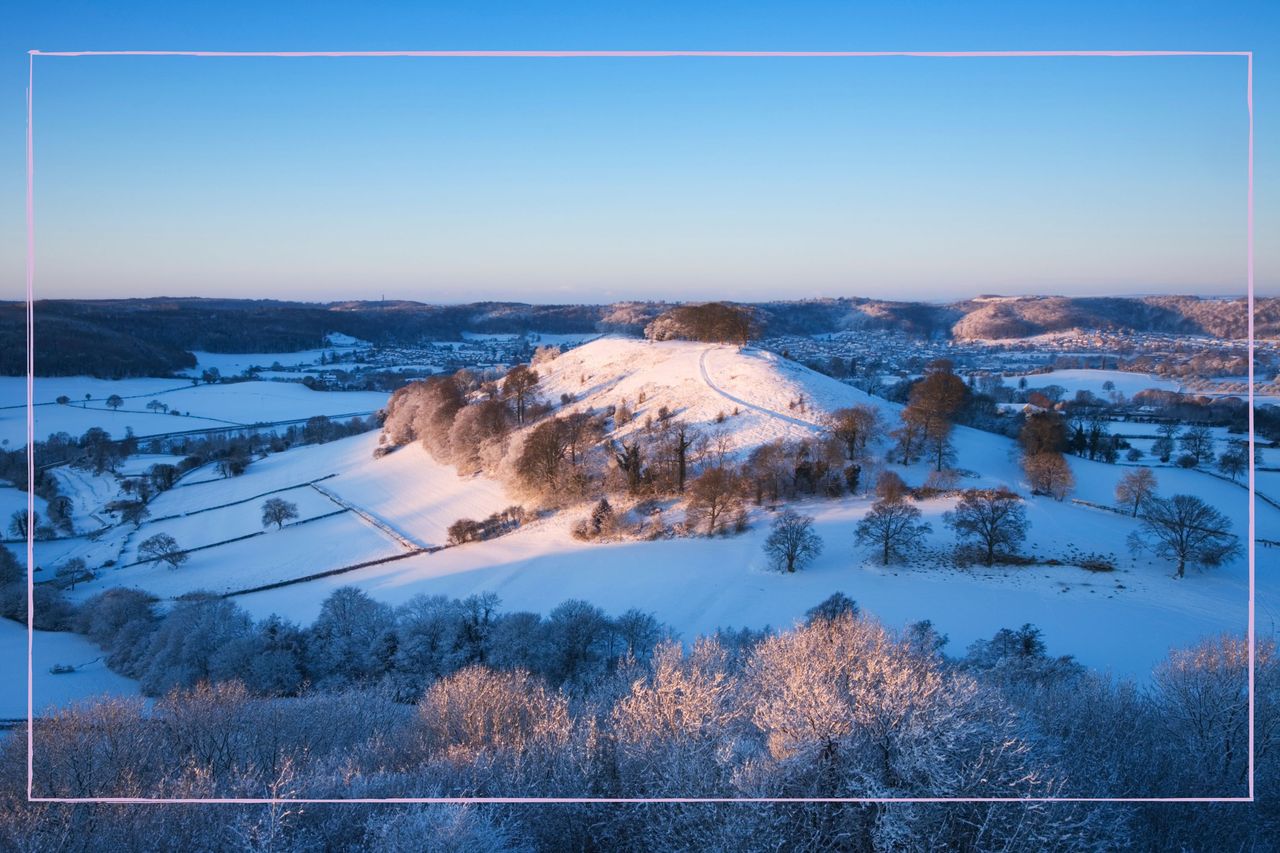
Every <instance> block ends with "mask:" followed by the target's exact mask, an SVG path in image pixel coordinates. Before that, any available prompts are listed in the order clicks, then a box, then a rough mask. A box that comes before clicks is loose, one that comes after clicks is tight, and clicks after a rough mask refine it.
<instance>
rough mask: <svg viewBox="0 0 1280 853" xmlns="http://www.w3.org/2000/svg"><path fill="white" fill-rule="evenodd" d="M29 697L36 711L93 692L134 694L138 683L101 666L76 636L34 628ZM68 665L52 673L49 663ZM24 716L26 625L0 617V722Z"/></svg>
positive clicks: (90, 648) (96, 651)
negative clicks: (69, 669)
mask: <svg viewBox="0 0 1280 853" xmlns="http://www.w3.org/2000/svg"><path fill="white" fill-rule="evenodd" d="M31 662H32V670H33V672H32V674H33V687H32V701H33V706H34V710H35V713H36V714H40V713H41V712H43V711H44V710H46V709H48V708H61V707H65V706H67V705H70V704H72V703H75V702H80V701H84V700H87V699H90V698H93V697H97V696H104V695H110V696H135V695H137V693H138V682H136V681H134V680H133V679H131V678H125V677H124V676H123V675H117V674H116V673H114V672H112V671H111V670H109V669H107V666H106V664H105V663H103V662H102V651H101V650H100V649H99V648H98V647H97V646H95V645H94V644H93V643H92V642H90V641H89V640H87V639H86V638H84V637H82V636H80V635H79V634H68V633H63V632H56V631H36V632H35V638H34V641H33V643H32V655H31ZM55 664H61V665H71V666H75V667H76V668H77V669H76V671H75V672H69V673H63V674H60V675H54V674H52V673H50V672H49V667H51V666H54V665H55ZM26 716H27V626H26V625H19V624H18V623H17V622H12V621H10V620H8V619H0V720H17V719H26Z"/></svg>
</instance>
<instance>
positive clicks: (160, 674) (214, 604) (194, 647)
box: [141, 594, 253, 696]
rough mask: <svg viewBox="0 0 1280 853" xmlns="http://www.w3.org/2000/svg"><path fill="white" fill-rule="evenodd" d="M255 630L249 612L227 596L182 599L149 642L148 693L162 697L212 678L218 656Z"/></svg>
mask: <svg viewBox="0 0 1280 853" xmlns="http://www.w3.org/2000/svg"><path fill="white" fill-rule="evenodd" d="M252 629H253V620H252V619H250V618H249V615H248V614H247V613H245V612H244V611H243V610H241V609H240V608H239V607H238V606H237V605H236V604H235V603H234V602H232V601H228V600H227V599H224V598H219V597H218V596H215V595H209V594H197V595H193V596H189V597H187V598H185V599H182V600H179V601H178V602H177V603H176V604H175V605H174V607H173V609H172V610H171V611H170V612H169V614H168V615H167V616H165V618H164V620H163V621H162V622H160V624H159V626H158V627H157V628H156V630H155V632H154V633H153V634H152V635H151V637H150V640H149V642H148V644H147V651H146V655H145V661H146V663H145V665H144V669H143V671H142V673H141V680H142V691H143V693H145V694H147V695H148V696H158V695H161V694H164V693H166V692H168V691H169V690H171V689H172V688H174V687H191V686H194V685H195V684H196V683H198V682H200V681H209V680H210V679H212V678H213V677H214V673H213V669H212V666H211V664H212V661H213V659H214V656H215V655H217V654H218V653H219V652H220V651H221V650H222V649H223V648H224V647H225V646H227V645H228V644H229V643H231V642H233V641H234V640H237V639H239V638H241V637H244V636H245V635H247V634H248V633H249V632H250V631H251V630H252Z"/></svg>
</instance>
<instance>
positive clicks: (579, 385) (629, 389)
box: [537, 337, 898, 451]
mask: <svg viewBox="0 0 1280 853" xmlns="http://www.w3.org/2000/svg"><path fill="white" fill-rule="evenodd" d="M537 371H538V375H539V378H540V381H539V385H538V389H539V391H540V392H541V393H542V394H543V396H545V397H547V398H549V399H551V400H557V399H559V398H560V396H561V395H562V394H569V395H570V396H571V397H573V403H572V404H571V406H572V408H575V409H581V408H594V409H603V408H606V407H607V406H611V405H620V404H622V403H624V402H625V403H626V405H627V407H628V408H629V409H630V410H631V412H632V415H633V418H634V419H633V420H632V422H631V423H630V424H628V425H626V426H624V427H622V428H620V429H618V430H617V431H616V432H615V433H614V435H615V437H618V438H623V437H625V436H627V435H628V434H630V433H631V432H634V431H636V430H639V429H642V428H643V426H644V421H645V419H646V418H647V417H653V418H655V419H656V418H657V416H658V412H659V410H660V409H662V408H664V407H665V408H666V409H668V410H669V411H670V412H671V413H672V414H673V415H675V416H677V417H679V418H681V419H683V420H685V421H688V422H689V423H693V424H696V425H698V426H700V427H702V428H703V429H704V430H705V431H706V432H708V433H711V434H721V433H722V434H724V435H725V436H726V437H727V441H728V444H729V447H730V448H731V449H732V450H733V451H744V450H749V449H750V448H752V447H755V446H757V445H759V444H762V443H764V442H766V441H771V440H773V439H777V438H783V439H798V438H812V437H813V436H814V435H816V434H817V433H819V432H820V431H821V429H822V421H823V415H824V414H825V413H826V412H829V411H831V410H832V409H837V408H840V407H843V406H851V405H854V404H855V403H862V404H865V405H871V406H875V407H877V408H879V409H881V410H883V412H884V414H885V415H886V416H894V417H896V412H897V408H898V407H897V406H895V405H894V404H892V403H888V402H886V401H884V400H881V399H880V398H878V397H872V396H870V395H868V394H865V393H863V392H862V391H859V390H857V389H855V388H852V387H850V386H848V385H845V384H843V383H841V382H837V381H836V380H834V379H832V378H830V377H829V376H824V375H822V374H821V373H816V372H814V371H812V370H810V369H808V368H807V367H803V366H801V365H799V364H797V363H795V362H793V361H789V360H787V359H784V358H781V357H780V356H778V355H776V354H774V353H771V352H766V351H764V350H759V349H755V348H751V347H748V348H741V349H740V348H738V347H734V346H727V345H713V344H700V343H689V342H684V341H662V342H653V341H639V340H635V339H632V338H617V337H608V338H601V339H599V340H596V341H592V342H590V343H588V344H584V345H583V346H581V347H578V348H577V349H574V350H571V351H569V352H567V353H565V354H564V355H561V356H559V357H558V358H556V359H554V360H553V361H549V362H543V363H541V364H539V365H537ZM735 412H736V414H735Z"/></svg>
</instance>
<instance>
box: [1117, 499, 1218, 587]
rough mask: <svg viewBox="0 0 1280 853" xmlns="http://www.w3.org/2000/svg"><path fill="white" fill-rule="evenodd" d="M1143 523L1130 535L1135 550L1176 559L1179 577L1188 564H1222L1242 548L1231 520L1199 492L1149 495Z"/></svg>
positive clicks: (1173, 560) (1130, 543)
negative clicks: (1167, 496) (1159, 495)
mask: <svg viewBox="0 0 1280 853" xmlns="http://www.w3.org/2000/svg"><path fill="white" fill-rule="evenodd" d="M1144 509H1145V511H1144V513H1143V516H1142V521H1141V526H1140V527H1139V528H1138V529H1137V530H1136V531H1134V532H1133V533H1132V534H1130V536H1129V546H1130V549H1131V550H1133V551H1134V552H1135V553H1140V552H1142V551H1146V550H1149V551H1151V552H1153V553H1154V554H1155V555H1156V556H1158V557H1161V558H1163V559H1166V560H1169V561H1171V562H1173V563H1176V564H1177V566H1178V572H1177V577H1183V576H1185V575H1186V569H1187V566H1188V564H1190V565H1193V566H1206V567H1207V566H1218V565H1221V564H1222V563H1224V562H1226V561H1227V560H1229V559H1231V558H1232V557H1234V556H1235V555H1236V554H1237V553H1238V552H1239V550H1240V543H1239V540H1238V539H1237V538H1236V536H1235V534H1234V533H1232V532H1231V520H1230V519H1228V518H1227V517H1226V516H1225V515H1224V514H1222V513H1221V512H1219V511H1218V510H1217V509H1215V508H1213V507H1212V506H1209V504H1207V503H1205V502H1204V501H1202V500H1200V498H1198V497H1196V496H1195V495H1174V496H1173V497H1171V498H1149V499H1148V500H1147V501H1146V503H1145V505H1144Z"/></svg>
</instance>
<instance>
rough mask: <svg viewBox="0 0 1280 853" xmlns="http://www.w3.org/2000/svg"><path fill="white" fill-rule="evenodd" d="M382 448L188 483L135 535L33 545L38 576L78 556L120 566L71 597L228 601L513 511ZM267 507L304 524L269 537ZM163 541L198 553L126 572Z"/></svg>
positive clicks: (164, 498) (288, 457)
mask: <svg viewBox="0 0 1280 853" xmlns="http://www.w3.org/2000/svg"><path fill="white" fill-rule="evenodd" d="M377 446H378V436H377V434H376V433H365V434H363V435H358V436H353V437H351V438H346V439H341V440H339V441H334V442H330V443H328V444H321V445H312V446H308V447H301V448H297V449H294V450H290V451H287V452H284V453H279V454H273V455H270V456H268V457H267V458H266V459H263V460H259V461H257V462H255V463H253V464H252V465H250V466H249V468H248V470H247V471H246V472H245V473H244V474H243V475H241V476H239V477H228V478H219V479H214V480H209V481H203V482H196V483H190V484H187V483H183V484H181V485H179V486H177V487H175V488H173V489H171V490H169V491H167V492H164V493H163V494H161V495H159V496H158V497H156V498H155V499H154V500H153V501H152V502H151V504H150V510H151V518H150V519H149V520H147V521H146V522H144V523H143V524H142V526H141V527H140V528H139V529H137V530H133V529H132V528H131V527H129V526H124V527H117V528H113V529H112V530H110V531H108V532H107V533H106V534H104V535H103V536H102V537H100V538H99V539H97V540H89V539H87V538H80V539H72V540H63V541H55V542H47V543H37V546H36V551H37V563H38V564H39V565H41V566H43V567H44V573H42V574H40V575H37V577H38V578H41V577H48V574H47V573H48V572H49V571H50V570H51V569H52V568H53V567H54V566H56V565H59V564H60V563H62V562H63V561H65V560H67V559H70V558H71V557H76V556H79V557H83V558H84V559H85V561H86V562H87V563H88V564H89V565H90V566H99V565H102V564H103V563H104V562H105V561H106V560H108V559H111V560H115V561H116V565H115V566H114V567H110V568H107V569H105V570H104V571H102V572H101V573H100V574H99V577H98V578H97V579H96V580H94V581H91V582H89V583H84V584H80V585H78V586H77V587H76V588H75V589H74V590H72V591H71V593H70V594H71V595H72V597H74V598H86V597H88V596H91V595H93V594H95V593H97V592H100V591H101V590H102V589H105V588H107V587H109V586H136V587H139V588H142V589H146V590H148V591H150V592H153V593H155V594H156V595H159V596H161V597H166V598H168V597H175V596H178V595H181V594H182V593H184V592H190V591H192V590H196V589H205V590H213V591H216V592H227V591H232V590H238V589H246V588H250V587H256V586H261V585H263V584H269V583H276V582H279V581H284V580H291V579H294V578H298V577H304V576H308V575H312V574H316V573H319V572H325V571H330V570H333V569H339V568H343V567H346V566H350V565H355V564H357V563H364V562H367V561H369V560H377V559H382V558H386V557H393V556H399V555H402V554H404V553H407V552H408V551H410V550H412V549H414V548H425V547H431V546H436V545H441V544H443V543H444V541H445V539H446V535H447V534H446V531H447V528H448V526H449V525H450V524H452V523H453V522H454V521H456V520H457V519H458V518H459V517H462V516H470V517H473V518H483V517H484V516H486V515H489V514H490V513H492V512H495V511H497V510H500V509H503V508H505V507H506V506H509V505H510V504H511V503H512V501H511V499H510V498H509V497H508V496H507V495H506V493H505V492H504V491H503V489H502V487H501V485H500V484H498V483H496V482H494V481H492V480H488V479H485V478H483V477H474V478H462V477H459V476H458V475H457V474H456V473H454V471H453V469H452V468H449V467H446V466H443V465H440V464H438V463H436V462H435V461H433V460H432V459H431V458H430V457H429V456H428V455H427V454H426V453H425V452H424V451H423V450H422V448H421V447H418V446H414V447H407V448H402V449H401V450H399V451H398V452H396V453H393V454H391V455H389V456H384V457H382V458H381V459H374V458H373V451H374V448H376V447H377ZM311 484H314V485H311ZM269 497H278V498H281V499H283V500H286V501H289V502H291V503H294V504H295V505H296V506H297V508H298V515H299V518H298V519H297V520H296V521H293V522H290V523H289V524H286V525H285V527H284V529H283V530H277V529H275V528H271V529H269V530H266V531H264V530H263V526H262V503H263V502H264V501H265V500H267V498H269ZM334 513H337V514H334ZM331 514H333V515H331ZM326 516H330V517H326ZM160 533H165V534H168V535H170V536H173V537H174V538H175V539H176V540H177V542H178V545H179V547H180V548H182V549H192V548H200V549H201V550H198V551H194V552H193V553H191V554H190V555H189V559H188V561H187V562H186V563H184V564H183V565H182V566H181V567H180V568H178V569H169V568H167V567H164V566H156V565H152V564H147V565H137V566H133V565H129V564H130V563H132V562H134V561H136V560H137V558H138V554H137V549H138V546H139V544H140V543H141V542H143V541H144V540H145V539H147V538H148V537H150V536H154V535H156V534H160ZM243 537H249V538H243ZM228 540H240V541H228ZM209 546H212V547H209ZM293 588H295V589H296V587H293Z"/></svg>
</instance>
